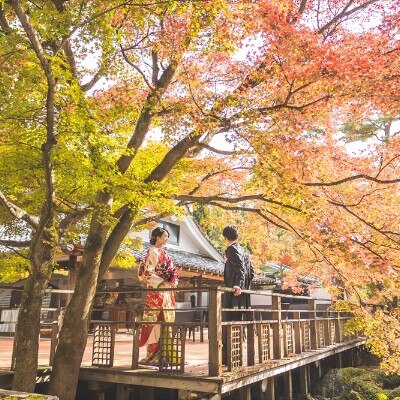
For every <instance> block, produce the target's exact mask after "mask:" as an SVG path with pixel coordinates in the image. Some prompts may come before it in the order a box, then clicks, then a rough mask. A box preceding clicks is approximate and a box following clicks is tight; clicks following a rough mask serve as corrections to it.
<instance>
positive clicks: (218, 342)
mask: <svg viewBox="0 0 400 400" xmlns="http://www.w3.org/2000/svg"><path fill="white" fill-rule="evenodd" d="M221 322H222V304H221V292H220V291H219V290H218V288H213V289H210V308H209V321H208V346H209V347H208V348H209V375H210V376H219V375H221V373H222V329H221V326H222V325H221Z"/></svg>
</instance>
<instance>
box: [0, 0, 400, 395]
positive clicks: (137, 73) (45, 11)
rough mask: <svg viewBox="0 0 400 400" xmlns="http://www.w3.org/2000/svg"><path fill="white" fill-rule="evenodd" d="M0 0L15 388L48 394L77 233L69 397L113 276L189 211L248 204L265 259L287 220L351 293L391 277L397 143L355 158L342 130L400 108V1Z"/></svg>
mask: <svg viewBox="0 0 400 400" xmlns="http://www.w3.org/2000/svg"><path fill="white" fill-rule="evenodd" d="M382 3H384V5H383V6H382ZM0 7H1V8H0V27H1V36H0V48H1V57H2V70H1V72H0V82H1V85H0V87H1V89H0V90H1V91H2V96H1V100H0V102H1V111H2V116H1V119H0V132H1V139H0V140H1V142H0V145H1V146H0V152H1V161H0V175H1V177H2V186H1V191H0V202H1V204H2V209H1V210H0V212H1V214H0V217H1V223H2V224H3V225H4V226H8V227H9V231H8V232H10V233H13V234H14V235H15V234H20V233H24V234H25V235H26V237H27V239H26V240H24V241H22V242H20V243H18V241H17V240H15V238H12V237H9V238H6V239H4V240H1V241H0V244H3V245H6V246H8V247H9V248H12V249H17V248H20V247H25V248H26V247H27V248H29V253H28V256H27V257H28V259H29V261H30V273H29V276H28V278H27V280H26V284H25V288H24V295H23V299H22V303H21V309H20V313H19V320H18V333H17V337H16V340H17V353H16V370H15V378H14V387H15V388H16V389H20V390H26V391H31V390H33V387H34V383H35V377H36V363H37V338H38V332H39V315H40V314H39V313H40V306H41V301H42V298H43V294H44V291H45V289H46V288H47V284H48V280H49V278H50V276H51V272H52V268H53V266H54V255H55V252H56V251H57V246H58V245H59V243H60V241H66V240H68V239H70V238H73V237H76V235H77V234H78V233H84V234H85V235H86V244H85V249H84V254H83V259H82V263H81V265H80V268H79V273H78V278H77V284H76V288H75V293H74V295H73V296H72V299H71V302H70V303H69V306H68V308H67V310H66V314H65V319H64V323H63V327H62V331H61V334H60V341H59V345H58V347H57V352H56V355H55V359H54V364H53V370H52V373H51V382H50V391H51V393H53V394H55V395H58V396H59V398H60V399H62V400H66V399H73V398H74V395H75V388H76V384H77V379H78V372H79V366H80V362H81V359H82V355H83V351H84V347H85V343H86V333H87V324H88V319H89V316H90V310H91V305H92V302H93V297H94V294H95V290H96V286H97V282H98V280H99V279H100V277H101V276H102V274H103V273H104V271H105V270H106V269H107V267H108V266H109V265H110V263H111V262H112V260H113V259H114V257H115V256H116V254H117V252H118V249H119V247H120V245H121V243H122V241H123V240H124V239H125V237H126V235H127V234H128V232H129V231H130V230H131V229H138V228H139V227H141V226H143V225H144V224H146V223H147V222H149V221H153V220H155V219H157V218H159V217H160V216H162V215H168V214H171V213H180V212H181V211H179V207H180V206H183V205H187V204H192V203H197V204H208V205H211V206H212V207H218V208H219V209H222V210H225V211H226V212H232V211H239V212H240V215H239V216H237V215H236V216H235V217H230V218H232V220H233V218H235V219H236V221H239V220H240V219H239V218H247V219H248V221H252V223H253V224H254V226H256V227H257V229H255V230H253V232H252V233H253V235H252V237H251V235H248V238H246V240H247V241H248V243H249V246H251V247H252V249H253V250H254V253H255V254H256V255H257V257H258V258H259V260H260V262H263V261H265V257H270V256H272V255H273V253H272V252H271V251H270V250H268V252H266V251H265V250H266V249H268V243H266V240H265V233H264V232H274V233H275V232H278V233H279V234H277V236H278V240H277V243H279V242H280V243H282V240H283V237H284V234H283V232H288V233H287V236H286V237H287V238H288V239H287V240H286V239H285V240H286V244H285V246H286V250H285V248H281V249H280V250H279V252H277V253H276V254H278V253H279V256H280V257H282V258H283V259H285V260H286V259H287V257H289V256H290V257H291V259H290V261H291V262H292V265H294V266H296V268H295V270H294V271H295V272H296V273H308V274H310V273H312V274H315V275H317V276H319V277H320V278H321V279H323V280H324V282H326V283H331V278H332V276H335V277H336V278H337V279H340V281H341V282H343V285H345V287H343V288H341V289H342V290H344V291H346V292H348V295H349V297H351V298H353V296H355V295H357V296H358V299H359V298H362V297H363V296H364V297H367V296H370V295H371V291H374V293H373V294H374V295H377V294H378V293H382V290H381V289H379V288H380V287H382V285H383V286H385V285H388V271H389V272H390V273H393V274H394V276H396V273H397V272H396V269H395V260H396V257H397V247H396V241H397V236H396V235H397V233H396V232H395V231H392V230H391V227H393V226H396V224H395V223H396V221H397V219H398V216H397V215H396V213H395V207H394V206H393V204H391V203H390V199H389V196H394V198H395V199H397V197H398V194H397V191H396V183H397V182H398V180H397V175H396V171H397V168H398V166H397V154H398V138H397V136H394V137H393V138H391V140H388V141H387V143H385V144H384V146H381V145H380V146H379V149H378V151H377V150H376V149H375V148H373V146H372V148H371V153H370V154H362V155H359V156H352V155H349V154H348V152H347V151H346V149H345V147H344V145H343V144H341V143H340V141H339V140H338V138H337V132H338V131H339V129H340V126H341V125H342V124H344V123H345V122H347V121H350V120H351V121H352V123H353V124H362V123H363V122H365V120H366V117H367V116H371V115H376V114H377V113H381V114H382V115H385V116H391V117H392V118H393V119H394V118H395V116H396V115H398V98H396V93H398V91H397V89H398V73H397V71H398V70H399V68H398V67H399V65H398V64H399V60H398V57H397V51H398V49H399V45H398V32H397V31H398V24H397V22H396V21H398V19H399V9H398V8H399V6H398V4H397V2H396V1H391V0H385V1H384V2H378V1H374V0H357V1H354V0H348V1H344V0H329V1H328V0H327V1H318V2H317V1H311V0H310V1H307V0H301V1H284V0H280V1H276V2H270V1H259V2H248V3H245V2H243V3H240V2H239V3H236V2H231V1H224V0H219V1H214V2H212V3H211V2H207V1H167V2H154V3H147V2H141V1H136V2H135V1H132V2H124V3H120V2H118V1H109V2H106V3H105V2H100V1H93V2H87V1H83V2H82V1H80V2H76V1H74V0H71V1H62V0H53V1H39V2H36V3H31V2H25V1H20V0H10V1H5V2H3V3H1V6H0ZM354 27H356V29H355V28H354ZM90 57H95V58H96V57H97V59H96V70H93V69H90V68H88V67H87V66H86V65H85V60H87V59H88V58H90ZM383 81H384V84H382V85H381V87H380V90H376V85H377V83H378V82H380V83H382V82H383ZM219 137H224V138H225V141H226V142H227V143H230V146H229V147H230V149H223V150H221V149H219V148H216V147H218V146H219V145H216V144H215V143H218V142H216V139H218V138H219ZM152 138H153V141H151V139H152ZM161 142H162V143H161ZM21 149H22V150H23V151H21ZM377 153H378V160H379V161H380V163H378V164H377V163H376V160H377ZM343 180H344V181H343ZM342 181H343V183H345V184H343V183H342ZM223 215H227V214H226V213H224V214H223ZM244 215H247V216H245V217H244ZM17 221H22V222H23V223H24V224H25V225H23V228H21V222H19V223H17ZM378 222H379V226H378V225H377V224H378ZM385 222H387V226H386V225H385ZM256 224H258V225H256ZM264 229H265V230H264ZM275 229H277V230H275ZM285 246H284V247H285ZM289 250H290V254H287V253H288V252H289ZM293 250H295V251H293ZM292 251H293V253H292ZM377 255H378V256H380V257H381V258H380V261H379V262H376V257H377ZM373 261H374V262H373ZM316 265H318V266H317V267H315V266H316ZM321 265H322V266H323V267H321ZM388 268H389V269H388ZM367 283H369V284H370V285H369V286H368V285H367ZM371 284H372V285H371ZM367 287H368V288H369V291H368V290H366V288H367ZM371 288H374V290H372V289H371ZM386 289H387V290H386V291H385V293H387V295H388V296H394V295H395V293H396V290H397V289H396V288H393V287H390V288H389V287H387V288H386ZM360 296H361V297H360ZM360 304H362V302H360V301H359V302H358V305H360ZM358 309H362V307H361V308H360V307H359V308H358Z"/></svg>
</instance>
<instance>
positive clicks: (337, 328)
mask: <svg viewBox="0 0 400 400" xmlns="http://www.w3.org/2000/svg"><path fill="white" fill-rule="evenodd" d="M342 335H343V332H342V326H341V324H340V314H339V313H338V314H337V317H336V318H335V341H336V343H341V342H342V340H343V336H342Z"/></svg>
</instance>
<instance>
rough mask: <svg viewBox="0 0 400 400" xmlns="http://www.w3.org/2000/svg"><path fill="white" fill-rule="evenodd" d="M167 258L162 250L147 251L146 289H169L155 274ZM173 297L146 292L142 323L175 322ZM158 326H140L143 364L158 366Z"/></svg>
mask: <svg viewBox="0 0 400 400" xmlns="http://www.w3.org/2000/svg"><path fill="white" fill-rule="evenodd" d="M167 257H169V256H168V255H166V253H165V252H164V250H163V249H161V248H160V249H158V248H156V247H151V248H150V249H149V250H148V251H147V255H146V257H145V259H144V262H145V271H146V272H145V276H146V280H147V287H148V288H156V287H157V288H162V287H170V286H171V285H170V284H168V282H166V281H164V280H163V278H161V277H160V276H158V275H157V274H156V273H155V270H156V269H157V268H159V267H160V265H161V264H163V263H164V262H165V260H166V258H167ZM174 308H175V296H174V293H173V292H147V294H146V300H145V306H144V313H143V321H148V322H156V321H166V322H174V320H175V311H174ZM151 309H157V310H151ZM160 333H161V326H160V325H153V324H151V325H142V327H141V330H140V337H139V346H140V347H141V346H147V355H146V357H145V358H144V359H143V360H141V361H140V362H141V363H145V364H158V362H159V358H160Z"/></svg>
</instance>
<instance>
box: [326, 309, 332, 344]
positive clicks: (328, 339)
mask: <svg viewBox="0 0 400 400" xmlns="http://www.w3.org/2000/svg"><path fill="white" fill-rule="evenodd" d="M330 328H331V327H330V324H329V313H328V311H324V345H325V346H329V345H331V344H332V343H331V329H330Z"/></svg>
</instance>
